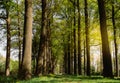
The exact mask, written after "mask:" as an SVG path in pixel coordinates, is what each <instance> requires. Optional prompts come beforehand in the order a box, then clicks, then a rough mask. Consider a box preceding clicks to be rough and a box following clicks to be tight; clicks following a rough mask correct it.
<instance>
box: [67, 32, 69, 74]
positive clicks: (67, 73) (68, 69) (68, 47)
mask: <svg viewBox="0 0 120 83" xmlns="http://www.w3.org/2000/svg"><path fill="white" fill-rule="evenodd" d="M67 49H68V51H67V52H68V53H67V55H68V59H67V60H68V72H67V74H68V75H70V34H69V35H68V46H67Z"/></svg>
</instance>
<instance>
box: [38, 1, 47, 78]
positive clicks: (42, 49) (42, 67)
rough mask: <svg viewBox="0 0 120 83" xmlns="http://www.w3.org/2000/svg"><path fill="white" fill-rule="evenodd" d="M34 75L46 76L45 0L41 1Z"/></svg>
mask: <svg viewBox="0 0 120 83" xmlns="http://www.w3.org/2000/svg"><path fill="white" fill-rule="evenodd" d="M41 22H42V23H41V24H42V25H41V34H40V44H39V53H38V58H37V68H36V75H38V76H39V75H42V74H46V59H47V58H46V57H47V56H48V55H47V51H46V50H47V41H48V40H47V37H48V36H47V0H42V21H41Z"/></svg>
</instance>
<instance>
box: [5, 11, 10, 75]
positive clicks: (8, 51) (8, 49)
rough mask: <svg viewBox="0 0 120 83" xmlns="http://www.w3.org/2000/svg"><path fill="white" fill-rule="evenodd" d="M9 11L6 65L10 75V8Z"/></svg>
mask: <svg viewBox="0 0 120 83" xmlns="http://www.w3.org/2000/svg"><path fill="white" fill-rule="evenodd" d="M6 13H7V19H6V22H7V51H6V66H5V75H6V76H9V75H10V48H11V45H10V43H11V33H10V17H9V10H7V11H6Z"/></svg>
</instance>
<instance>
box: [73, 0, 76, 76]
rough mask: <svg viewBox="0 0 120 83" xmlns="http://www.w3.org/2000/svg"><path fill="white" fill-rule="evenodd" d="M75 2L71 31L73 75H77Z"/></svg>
mask: <svg viewBox="0 0 120 83" xmlns="http://www.w3.org/2000/svg"><path fill="white" fill-rule="evenodd" d="M75 10H76V0H74V29H73V37H74V74H75V75H76V74H77V55H76V17H75V14H76V13H75Z"/></svg>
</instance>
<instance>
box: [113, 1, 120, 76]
mask: <svg viewBox="0 0 120 83" xmlns="http://www.w3.org/2000/svg"><path fill="white" fill-rule="evenodd" d="M114 9H115V7H114V1H112V23H113V33H114V47H115V66H116V68H115V69H116V76H119V69H118V68H119V65H118V48H117V39H116V37H117V33H116V32H117V31H116V22H115V14H114V13H115V11H114Z"/></svg>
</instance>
